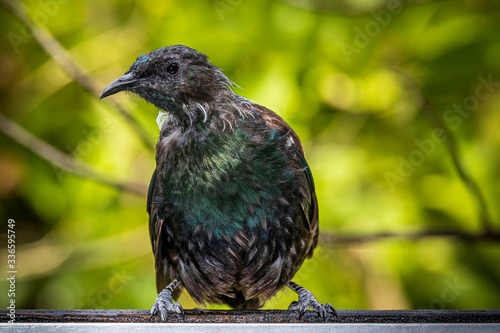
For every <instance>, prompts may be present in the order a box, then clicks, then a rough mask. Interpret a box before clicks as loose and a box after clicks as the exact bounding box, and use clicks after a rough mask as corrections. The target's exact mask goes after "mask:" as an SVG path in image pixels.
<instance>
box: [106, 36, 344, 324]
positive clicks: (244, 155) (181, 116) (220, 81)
mask: <svg viewBox="0 0 500 333" xmlns="http://www.w3.org/2000/svg"><path fill="white" fill-rule="evenodd" d="M232 86H233V83H232V82H231V81H230V80H229V79H228V78H227V77H226V76H225V75H224V74H223V73H222V72H221V71H220V70H219V69H218V68H217V67H215V66H213V65H212V64H211V63H210V62H209V61H208V60H207V57H206V56H205V55H204V54H202V53H199V52H197V51H196V50H194V49H191V48H188V47H186V46H182V45H175V46H169V47H164V48H161V49H158V50H155V51H152V52H150V53H148V54H143V55H141V56H140V57H138V58H137V60H136V62H135V63H134V64H133V65H132V66H131V67H130V69H129V71H128V72H127V73H126V74H125V75H124V76H122V77H121V78H119V79H118V80H115V81H114V82H112V83H111V84H110V85H109V86H108V87H107V88H106V89H105V90H104V91H103V92H102V94H101V98H103V97H106V96H109V95H112V94H114V93H117V92H119V91H123V90H126V91H130V92H133V93H136V94H137V95H139V96H140V97H142V98H143V99H145V100H146V101H148V102H150V103H152V104H154V105H155V106H157V107H158V108H159V109H160V115H159V116H158V119H157V121H158V124H159V126H160V129H161V131H160V137H159V140H158V143H157V145H156V170H155V172H154V173H153V177H152V179H151V184H150V187H149V195H148V207H147V208H148V212H149V217H150V219H149V228H150V236H151V243H152V247H153V253H154V256H155V266H156V284H157V290H158V292H159V295H158V298H157V300H156V303H155V304H154V305H153V308H152V315H154V314H156V313H160V315H161V316H162V318H163V319H165V318H166V315H167V312H168V311H175V312H182V307H181V306H180V305H179V303H174V302H173V299H176V298H177V297H178V296H179V294H180V292H181V289H182V287H184V288H186V289H187V291H188V292H189V294H190V295H191V297H192V298H193V299H194V300H195V301H196V302H198V303H204V302H209V303H223V304H224V303H225V304H229V305H230V306H231V307H233V308H258V307H261V306H262V305H263V304H264V302H265V301H266V300H268V299H269V298H270V297H272V296H273V295H274V294H275V293H276V292H278V291H279V290H280V289H281V288H283V287H284V286H286V285H288V286H289V287H290V288H291V289H293V290H295V291H296V292H297V293H298V294H299V302H294V303H292V305H291V306H290V308H291V309H299V310H300V311H301V312H302V313H303V312H304V311H305V310H307V309H308V308H309V307H312V308H313V309H314V310H316V311H318V312H319V313H320V314H321V315H322V316H323V317H324V316H325V315H326V313H332V314H334V313H335V312H334V310H333V307H332V306H331V305H330V304H326V305H323V304H320V303H318V302H317V301H316V299H315V298H314V296H312V294H311V293H310V292H309V291H307V290H305V289H304V288H302V287H300V286H298V285H296V284H294V283H293V282H291V280H292V278H293V276H294V275H295V273H296V272H297V270H298V269H299V268H300V266H301V265H302V262H303V261H304V259H305V258H310V257H311V256H312V254H313V250H314V247H315V246H316V244H317V242H318V203H317V200H316V194H315V191H314V182H313V178H312V174H311V171H310V169H309V167H308V165H307V162H306V160H305V159H304V151H303V149H302V145H301V143H300V140H299V138H298V137H297V134H295V132H294V131H293V130H292V129H291V128H290V126H289V125H288V124H287V123H285V121H284V120H283V119H281V118H280V117H279V116H278V115H277V114H275V113H274V112H273V111H271V110H269V109H267V108H265V107H263V106H261V105H258V104H256V103H254V102H252V101H250V100H247V99H245V98H243V97H241V96H238V95H236V94H235V93H233V91H232V90H231V87H232Z"/></svg>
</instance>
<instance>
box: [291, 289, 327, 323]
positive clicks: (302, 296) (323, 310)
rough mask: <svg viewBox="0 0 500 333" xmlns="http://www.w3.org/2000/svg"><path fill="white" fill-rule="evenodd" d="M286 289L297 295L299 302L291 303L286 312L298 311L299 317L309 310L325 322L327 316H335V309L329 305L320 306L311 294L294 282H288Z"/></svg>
mask: <svg viewBox="0 0 500 333" xmlns="http://www.w3.org/2000/svg"><path fill="white" fill-rule="evenodd" d="M288 287H289V288H290V289H292V290H293V291H295V292H296V293H297V294H298V295H299V301H293V302H292V303H291V304H290V306H289V307H288V310H298V311H299V312H300V317H302V316H303V315H304V313H306V311H307V310H308V309H309V308H311V309H312V310H313V311H316V312H317V313H318V314H319V316H320V317H321V318H322V319H323V320H326V316H327V315H329V314H330V315H333V316H335V317H336V316H337V313H336V312H335V309H334V308H333V306H332V305H331V304H330V303H326V304H322V303H320V302H318V301H317V300H316V298H315V297H314V295H313V293H312V292H310V291H309V290H307V289H306V288H304V287H301V286H299V285H298V284H296V283H295V282H289V283H288Z"/></svg>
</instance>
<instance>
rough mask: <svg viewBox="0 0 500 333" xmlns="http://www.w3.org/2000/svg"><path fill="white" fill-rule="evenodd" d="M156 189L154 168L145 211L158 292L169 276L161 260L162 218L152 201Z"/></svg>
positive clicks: (167, 282) (168, 280) (165, 284)
mask: <svg viewBox="0 0 500 333" xmlns="http://www.w3.org/2000/svg"><path fill="white" fill-rule="evenodd" d="M155 190H156V170H155V171H154V172H153V176H152V177H151V182H150V183H149V190H148V201H147V211H148V213H149V237H150V239H151V246H152V247H153V254H154V257H155V269H156V290H157V291H158V293H159V292H160V291H162V290H163V288H165V287H166V286H167V285H168V284H169V283H170V277H169V276H168V275H169V274H168V273H167V269H166V267H164V265H165V261H164V260H162V258H163V257H162V255H164V254H162V253H161V248H162V243H161V242H162V237H161V233H162V229H163V222H164V220H163V219H162V218H160V216H159V214H158V211H157V205H155V203H154V196H155Z"/></svg>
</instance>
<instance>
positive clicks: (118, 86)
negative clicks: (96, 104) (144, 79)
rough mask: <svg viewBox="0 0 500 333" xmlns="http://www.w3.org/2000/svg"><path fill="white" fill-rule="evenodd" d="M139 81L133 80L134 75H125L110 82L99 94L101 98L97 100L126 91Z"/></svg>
mask: <svg viewBox="0 0 500 333" xmlns="http://www.w3.org/2000/svg"><path fill="white" fill-rule="evenodd" d="M138 81H139V80H138V79H136V78H134V75H133V74H132V73H127V74H125V75H123V76H122V77H120V78H118V79H116V80H114V81H113V82H111V83H110V84H109V85H108V86H107V87H106V88H105V89H104V90H103V91H102V93H101V96H99V99H102V98H104V97H108V96H111V95H113V94H116V93H117V92H120V91H123V90H126V89H128V88H130V87H133V86H134V85H136V83H137V82H138Z"/></svg>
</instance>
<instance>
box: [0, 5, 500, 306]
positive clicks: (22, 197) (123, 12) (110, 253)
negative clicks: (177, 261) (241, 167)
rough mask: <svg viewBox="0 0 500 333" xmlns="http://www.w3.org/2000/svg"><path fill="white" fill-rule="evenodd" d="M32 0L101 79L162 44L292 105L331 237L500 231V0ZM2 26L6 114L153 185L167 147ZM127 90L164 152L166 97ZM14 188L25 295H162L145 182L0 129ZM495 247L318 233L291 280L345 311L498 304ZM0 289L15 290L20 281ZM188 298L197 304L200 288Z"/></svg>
mask: <svg viewBox="0 0 500 333" xmlns="http://www.w3.org/2000/svg"><path fill="white" fill-rule="evenodd" d="M4 2H7V1H2V3H4ZM25 6H26V8H27V10H28V12H29V15H28V16H29V17H30V18H31V19H32V20H34V21H35V23H37V24H38V25H41V26H43V27H45V28H46V29H48V30H49V31H50V32H51V33H52V34H53V35H54V36H55V37H56V38H57V39H58V40H59V41H60V42H61V43H62V45H63V46H64V47H65V48H66V49H67V50H68V51H69V53H70V54H71V56H72V57H73V58H74V59H75V60H76V61H77V62H78V63H80V64H81V65H82V66H83V67H84V68H85V69H86V70H88V74H89V75H91V76H93V77H96V78H99V81H100V82H102V84H101V87H100V88H104V87H105V85H106V84H107V83H109V82H111V81H112V80H114V79H115V78H117V77H119V76H121V75H122V74H123V73H124V72H125V71H126V70H127V69H128V67H129V66H130V64H132V62H133V61H134V60H135V58H136V57H137V56H139V55H140V54H142V53H146V52H149V51H151V50H153V49H156V48H159V47H162V46H166V45H171V44H185V45H188V46H190V47H193V48H195V49H198V50H199V51H201V52H204V53H206V54H207V55H209V57H210V59H211V61H212V62H213V63H214V64H215V65H216V66H219V67H220V68H222V69H223V71H224V73H225V74H226V75H228V77H229V78H231V79H232V80H233V81H234V82H236V83H237V84H238V85H240V86H241V87H242V88H243V89H242V90H240V89H236V90H235V91H236V92H237V93H239V94H241V95H243V96H245V97H247V98H250V99H252V100H256V101H258V102H259V103H260V104H262V105H265V106H267V107H269V108H271V109H273V110H274V111H276V112H278V113H279V114H280V115H282V116H283V117H284V118H285V120H286V121H287V122H289V123H290V124H291V125H292V127H293V128H294V129H295V130H296V132H297V133H298V135H299V136H300V137H301V139H302V140H303V142H304V144H305V151H306V157H307V160H308V163H309V165H310V167H311V169H312V172H313V175H314V178H315V182H316V189H317V194H318V201H319V210H320V229H321V231H322V232H324V233H334V234H335V235H338V236H340V235H371V234H377V233H381V232H409V233H411V232H417V231H420V230H439V231H450V232H465V233H470V234H479V233H481V232H482V231H483V230H484V224H483V223H484V221H485V220H486V221H488V222H490V223H491V224H492V225H493V228H494V229H495V230H499V229H500V226H499V225H498V219H499V217H500V211H499V205H498V203H499V198H500V183H499V179H500V168H499V167H498V166H499V165H500V154H498V151H500V134H499V133H500V131H499V130H498V126H499V124H500V113H499V112H498V109H499V108H500V93H499V91H500V89H499V88H500V40H499V38H498V36H499V32H500V20H499V19H498V17H499V14H500V8H499V5H498V4H496V3H495V2H493V1H486V0H480V1H474V2H472V1H415V0H414V1H397V0H395V1H394V0H392V1H391V0H388V1H383V0H378V1H375V0H373V1H368V0H365V1H361V0H343V1H331V2H330V1H326V0H323V1H321V0H319V1H314V0H305V1H287V0H285V1H264V0H260V1H248V0H247V1H244V0H241V1H229V0H215V1H194V0H191V1H184V2H179V1H178V2H173V1H159V2H146V1H137V2H135V1H125V2H124V1H112V2H102V1H99V2H98V1H85V2H84V1H71V2H67V1H56V0H46V1H35V0H30V1H26V2H25ZM0 22H1V23H0V26H1V29H2V36H3V38H1V39H0V57H1V62H0V103H1V105H2V108H1V115H3V116H5V117H7V118H9V119H12V120H13V121H15V122H17V123H18V124H20V125H21V126H22V127H24V128H25V129H27V130H28V131H29V132H31V133H33V134H34V135H35V136H37V137H38V138H40V139H42V140H44V141H46V142H48V143H49V144H50V145H52V146H54V147H55V148H57V149H59V150H61V151H62V152H64V153H66V154H67V155H69V156H71V157H72V158H73V159H75V160H76V161H77V162H84V163H86V164H89V165H92V166H93V167H94V168H95V169H96V170H97V171H99V172H100V173H102V174H105V175H109V177H110V179H121V180H127V181H134V182H139V183H143V184H147V183H148V182H149V180H150V177H151V174H152V172H153V169H154V154H153V152H152V150H150V149H147V148H146V147H145V146H144V144H143V143H142V142H141V140H140V139H139V136H138V135H137V132H136V131H135V130H134V129H133V128H131V127H130V126H129V125H128V124H127V122H126V121H125V120H124V118H123V117H122V116H120V115H119V114H118V113H117V112H115V109H114V108H113V107H112V106H111V105H110V104H107V103H106V102H105V101H99V100H98V99H97V96H95V95H93V94H89V93H88V92H87V91H86V90H85V89H83V88H82V87H81V86H80V85H79V84H78V83H76V82H75V81H74V80H73V79H72V78H71V77H70V76H69V75H68V74H66V73H65V72H64V71H63V70H62V69H61V68H60V67H59V65H58V64H57V62H56V61H55V60H54V59H53V58H52V57H50V56H48V55H47V54H46V53H45V52H44V51H43V49H42V48H41V47H40V45H39V44H38V42H37V40H36V39H35V38H33V36H31V35H30V34H29V29H27V28H26V26H25V25H24V24H23V23H20V22H19V21H18V20H17V19H16V18H15V16H13V15H12V13H11V12H10V11H9V10H7V9H6V7H3V6H2V7H1V8H0ZM413 81H414V82H413ZM412 82H413V83H412ZM416 87H419V88H416ZM422 96H425V98H426V99H427V100H428V102H429V103H430V105H432V107H433V111H432V112H431V113H430V115H429V112H427V113H426V112H424V108H423V107H422V105H423V104H422ZM116 99H118V100H120V101H121V102H123V103H124V104H125V105H126V108H127V110H129V111H130V112H131V114H132V116H133V118H134V119H136V121H137V122H138V123H139V124H140V125H141V126H142V127H144V128H145V129H146V131H147V133H148V134H149V139H150V141H149V142H148V144H149V145H150V146H151V147H153V146H154V144H155V141H156V138H157V137H158V128H157V127H156V123H155V119H156V116H157V112H156V110H155V109H154V108H153V107H152V106H150V105H147V104H146V103H144V102H142V101H139V100H138V99H136V98H135V97H131V96H126V95H119V96H117V97H116ZM432 117H435V118H437V119H440V122H436V121H434V120H432ZM446 128H447V129H448V130H449V131H450V132H447V131H446V130H445V129H446ZM452 136H453V137H452ZM454 141H456V142H457V145H458V151H457V153H456V155H455V156H453V155H451V154H450V145H451V144H452V143H453V142H454ZM453 157H456V158H458V160H459V161H460V163H461V165H462V166H463V168H464V170H465V171H466V173H467V174H468V175H470V177H471V178H472V179H473V181H474V182H475V183H477V185H478V188H479V190H480V192H481V193H482V196H484V198H485V206H486V209H482V208H481V205H480V202H479V201H478V196H477V194H474V191H471V188H470V184H467V183H466V182H464V181H463V179H462V178H461V177H460V175H459V173H458V172H457V169H456V167H455V164H454V163H453ZM0 200H1V202H0V218H1V219H0V221H1V222H0V226H1V235H2V238H1V244H2V246H1V248H0V254H1V255H0V260H2V262H5V261H6V260H7V252H6V249H7V245H6V244H7V242H6V239H7V238H6V230H7V220H8V219H14V220H15V221H16V251H17V252H16V255H17V258H16V260H17V270H18V275H17V277H18V280H17V288H16V291H17V292H16V304H17V306H18V307H19V308H140V309H147V308H150V306H151V305H152V303H153V302H154V298H155V296H156V295H155V282H154V263H153V255H152V253H151V246H150V244H149V234H148V230H147V220H148V219H147V213H146V197H145V195H144V196H138V195H135V194H131V193H127V192H124V191H118V190H116V189H115V188H112V187H109V186H107V185H104V184H101V183H96V182H94V181H92V180H90V179H86V178H85V177H79V176H75V175H72V174H70V173H68V172H66V171H63V170H61V169H60V168H59V167H57V166H54V165H52V164H50V163H48V162H47V161H45V160H43V159H40V158H39V157H38V156H36V155H34V154H33V153H32V152H30V151H29V150H27V149H26V148H24V147H22V146H21V145H20V144H19V143H18V142H16V141H15V140H13V139H12V138H10V137H8V136H6V135H4V133H0ZM499 258H500V246H499V244H498V238H497V241H496V242H494V241H489V240H480V241H477V242H474V243H468V242H466V241H464V240H460V239H454V238H453V239H452V238H447V237H426V238H423V239H419V240H414V241H410V240H404V239H400V238H388V239H382V240H379V241H377V242H361V243H355V244H344V243H340V244H327V243H326V242H324V241H323V242H320V246H319V248H318V249H317V251H316V253H315V256H314V257H313V259H312V260H309V261H306V262H305V263H304V265H303V267H302V268H301V270H300V271H299V273H298V274H297V276H296V279H295V281H296V282H297V283H299V284H302V285H303V286H304V287H306V288H308V289H310V290H311V291H313V292H314V293H315V295H316V297H317V298H318V300H319V301H321V302H330V303H332V304H333V305H334V306H335V307H336V308H339V309H397V308H405V309H420V308H434V309H440V308H447V309H490V308H498V307H500V297H499V296H500V266H499V265H498V260H499ZM3 267H5V266H3V264H2V268H3ZM5 272H6V269H3V272H2V277H3V276H4V275H3V274H5ZM0 285H1V286H2V288H1V290H7V289H8V288H7V287H8V285H7V283H6V282H5V279H2V282H1V283H0ZM2 293H3V294H2V296H0V300H1V302H0V304H1V305H2V307H4V306H6V305H7V302H8V298H7V297H6V292H3V291H2ZM295 298H296V296H295V295H294V294H293V293H292V292H291V291H289V290H286V291H284V292H282V293H280V294H278V295H277V296H276V297H275V298H274V299H272V300H271V301H270V302H268V303H267V304H266V306H265V307H266V308H286V307H287V306H288V304H289V303H290V302H291V301H292V300H294V299H295ZM181 302H182V305H183V306H184V308H192V307H195V306H196V305H195V303H194V302H193V301H192V300H191V299H190V298H189V297H188V296H187V295H183V296H182V298H181ZM217 308H219V307H217Z"/></svg>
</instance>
